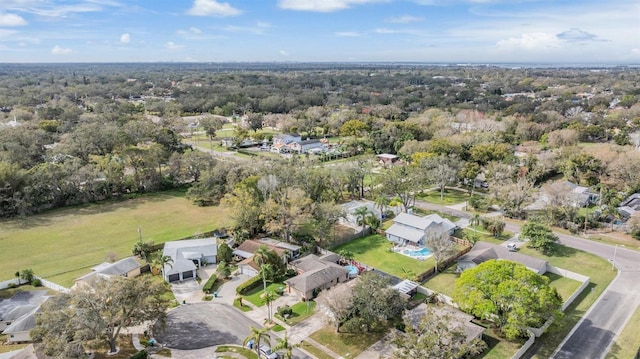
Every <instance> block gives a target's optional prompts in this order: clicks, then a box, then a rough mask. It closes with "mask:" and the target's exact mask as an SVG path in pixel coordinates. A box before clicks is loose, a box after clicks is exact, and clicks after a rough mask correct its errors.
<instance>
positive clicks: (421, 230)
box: [385, 213, 457, 246]
mask: <svg viewBox="0 0 640 359" xmlns="http://www.w3.org/2000/svg"><path fill="white" fill-rule="evenodd" d="M456 227H457V226H456V225H455V224H454V223H453V222H451V221H450V220H449V219H447V218H442V217H440V216H439V215H437V214H435V213H434V214H430V215H428V216H424V217H420V216H416V215H413V214H409V213H400V214H399V215H398V216H396V218H394V219H393V224H392V225H391V227H389V228H388V229H387V230H386V231H385V232H386V236H387V239H388V240H389V241H391V242H394V243H396V244H398V245H406V244H413V245H417V246H421V245H424V241H425V239H426V235H427V233H430V232H447V233H449V234H450V235H452V234H453V232H454V231H455V230H456Z"/></svg>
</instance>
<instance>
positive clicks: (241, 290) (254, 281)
mask: <svg viewBox="0 0 640 359" xmlns="http://www.w3.org/2000/svg"><path fill="white" fill-rule="evenodd" d="M261 283H262V278H260V276H255V277H253V278H250V279H249V280H247V281H246V282H244V283H242V284H240V285H239V286H238V288H236V293H238V294H245V293H246V292H248V291H250V290H251V289H253V288H255V287H256V286H258V285H260V284H261Z"/></svg>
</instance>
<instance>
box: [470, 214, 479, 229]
mask: <svg viewBox="0 0 640 359" xmlns="http://www.w3.org/2000/svg"><path fill="white" fill-rule="evenodd" d="M480 221H481V219H480V215H479V214H478V213H474V214H473V216H471V218H469V224H470V225H472V226H473V231H474V232H477V231H478V225H479V224H480Z"/></svg>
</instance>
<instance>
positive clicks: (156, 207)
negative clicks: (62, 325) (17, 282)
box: [0, 191, 228, 286]
mask: <svg viewBox="0 0 640 359" xmlns="http://www.w3.org/2000/svg"><path fill="white" fill-rule="evenodd" d="M227 221H228V219H227V216H226V215H225V212H224V209H222V208H221V207H198V206H196V205H194V204H192V203H191V202H190V201H188V200H187V199H185V198H184V193H182V192H179V191H170V192H163V193H158V194H154V195H149V196H144V197H139V198H135V199H130V200H125V201H119V202H116V201H110V202H104V203H99V204H91V205H85V206H77V207H70V208H64V209H60V210H55V211H51V212H48V213H45V214H40V215H34V216H29V217H26V218H16V219H11V220H5V221H1V222H0V247H2V255H1V257H2V258H1V260H0V280H6V279H11V278H13V276H14V273H15V272H16V271H18V270H22V269H25V268H31V269H33V271H34V272H35V274H36V275H39V276H42V277H44V278H46V279H48V280H51V281H53V282H56V283H58V284H61V285H64V286H70V285H72V284H73V280H74V278H77V277H78V276H80V275H82V274H83V273H87V272H88V271H89V268H90V267H92V266H94V265H96V264H98V263H101V262H103V261H104V260H105V257H106V256H107V254H109V253H112V252H113V253H115V254H116V255H117V256H118V258H122V257H125V256H127V255H129V254H130V253H131V247H132V246H133V244H134V243H135V242H136V241H137V239H138V227H140V228H141V230H142V237H143V240H153V241H155V242H156V243H163V242H166V241H170V240H174V239H180V238H185V237H189V236H193V235H197V234H200V233H204V232H208V231H211V230H213V229H215V228H219V227H223V226H226V225H227Z"/></svg>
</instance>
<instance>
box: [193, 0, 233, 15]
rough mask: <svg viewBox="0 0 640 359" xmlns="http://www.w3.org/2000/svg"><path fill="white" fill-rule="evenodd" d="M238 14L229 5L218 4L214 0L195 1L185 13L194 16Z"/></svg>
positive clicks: (225, 3)
mask: <svg viewBox="0 0 640 359" xmlns="http://www.w3.org/2000/svg"><path fill="white" fill-rule="evenodd" d="M240 13H241V11H240V10H238V9H236V8H234V7H233V6H231V5H230V4H229V3H227V2H224V3H220V2H218V1H216V0H195V1H194V2H193V7H191V9H189V10H188V11H187V14H189V15H194V16H209V15H213V16H236V15H240Z"/></svg>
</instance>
